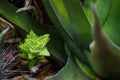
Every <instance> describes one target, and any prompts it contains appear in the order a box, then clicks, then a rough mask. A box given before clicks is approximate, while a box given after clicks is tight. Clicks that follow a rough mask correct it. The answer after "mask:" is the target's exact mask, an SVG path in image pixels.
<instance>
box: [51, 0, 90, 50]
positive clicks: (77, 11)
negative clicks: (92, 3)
mask: <svg viewBox="0 0 120 80" xmlns="http://www.w3.org/2000/svg"><path fill="white" fill-rule="evenodd" d="M49 1H50V4H51V6H52V8H53V10H54V12H55V14H56V16H57V18H58V20H59V21H60V23H61V24H62V27H63V29H64V30H65V31H66V32H67V33H68V35H69V36H70V37H71V38H72V40H73V41H74V42H75V43H76V44H77V45H78V46H79V47H84V48H88V45H89V43H90V42H91V40H92V37H91V34H90V33H91V26H90V23H89V21H88V19H87V17H86V15H85V13H84V11H83V9H82V6H81V4H80V0H74V1H73V0H49ZM83 36H84V37H83Z"/></svg>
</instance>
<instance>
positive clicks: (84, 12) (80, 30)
mask: <svg viewBox="0 0 120 80" xmlns="http://www.w3.org/2000/svg"><path fill="white" fill-rule="evenodd" d="M42 2H43V5H44V7H45V9H46V11H47V13H48V16H49V18H50V19H51V21H52V22H53V25H51V28H50V27H49V25H44V24H39V23H38V22H36V21H35V20H34V19H33V18H32V17H31V16H30V15H29V14H26V13H24V12H21V13H18V14H16V11H17V8H16V7H14V6H13V5H11V3H9V2H8V1H7V0H3V1H2V3H0V15H2V16H4V18H6V19H7V20H9V21H10V22H12V23H13V24H15V25H16V26H17V27H19V28H21V29H22V30H23V31H25V32H27V33H28V32H29V31H30V30H33V31H34V32H35V33H36V34H37V35H43V34H46V33H47V34H50V37H51V38H50V41H49V43H48V44H47V45H46V46H47V49H48V50H49V52H50V53H51V55H52V56H51V59H53V60H54V61H55V62H56V63H57V64H59V66H61V65H65V66H64V67H63V68H62V69H61V70H60V71H59V72H58V74H57V75H54V76H50V77H47V78H46V80H96V79H97V78H100V79H102V80H119V79H120V48H119V46H120V39H119V32H120V27H119V26H120V16H119V14H120V9H119V5H120V0H94V2H93V3H92V2H91V0H82V3H81V0H42ZM89 5H90V6H89ZM9 8H10V9H9ZM8 13H9V14H8ZM92 17H93V18H92ZM22 30H21V33H22ZM32 35H34V34H32ZM32 35H31V37H34V36H32ZM27 42H30V43H33V44H37V43H34V42H33V41H30V40H28V41H27ZM36 42H37V41H36ZM38 43H39V40H38ZM45 44H46V43H45ZM27 45H32V44H29V43H27ZM25 48H27V47H26V45H25ZM34 48H37V45H35V47H32V46H31V47H30V48H29V50H28V49H27V50H28V51H29V52H32V54H29V56H28V55H27V57H28V58H29V59H32V58H34V57H35V56H34V55H33V54H35V53H36V52H37V53H38V51H39V50H38V48H37V50H34ZM25 53H26V52H25ZM38 54H39V53H38ZM25 56H26V55H25Z"/></svg>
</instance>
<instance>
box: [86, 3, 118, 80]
mask: <svg viewBox="0 0 120 80" xmlns="http://www.w3.org/2000/svg"><path fill="white" fill-rule="evenodd" d="M91 10H92V12H93V15H94V22H95V24H94V27H93V30H92V33H93V38H94V41H93V42H92V43H91V45H90V50H91V54H87V55H89V56H88V59H89V62H90V65H91V67H92V68H93V70H94V72H95V73H96V74H97V75H98V76H100V77H102V78H104V79H112V80H116V78H118V77H119V76H120V63H119V62H120V48H119V47H118V46H117V45H116V44H114V42H112V41H111V40H110V38H109V37H108V36H107V35H106V34H105V33H104V32H103V31H102V29H101V25H100V22H99V19H98V16H97V14H96V11H95V7H94V6H93V4H91Z"/></svg>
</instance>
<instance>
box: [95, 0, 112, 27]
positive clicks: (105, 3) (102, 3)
mask: <svg viewBox="0 0 120 80" xmlns="http://www.w3.org/2000/svg"><path fill="white" fill-rule="evenodd" d="M111 4H112V0H97V1H96V3H95V7H96V11H97V14H98V17H99V21H100V23H101V25H103V24H104V23H105V22H106V19H107V17H108V15H109V11H110V8H111Z"/></svg>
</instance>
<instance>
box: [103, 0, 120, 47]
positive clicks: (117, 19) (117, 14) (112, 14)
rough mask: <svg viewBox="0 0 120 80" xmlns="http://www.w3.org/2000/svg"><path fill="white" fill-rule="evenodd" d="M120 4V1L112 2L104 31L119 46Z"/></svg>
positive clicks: (114, 0) (113, 0)
mask: <svg viewBox="0 0 120 80" xmlns="http://www.w3.org/2000/svg"><path fill="white" fill-rule="evenodd" d="M119 3H120V0H112V2H111V7H110V11H109V16H108V18H107V21H106V23H105V25H104V27H103V30H104V31H105V32H106V34H107V35H108V36H109V37H110V39H111V40H112V41H113V42H115V44H117V45H118V46H120V40H119V33H120V8H119V6H120V4H119ZM104 4H105V3H104ZM105 5H106V4H105ZM101 14H102V13H101Z"/></svg>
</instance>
